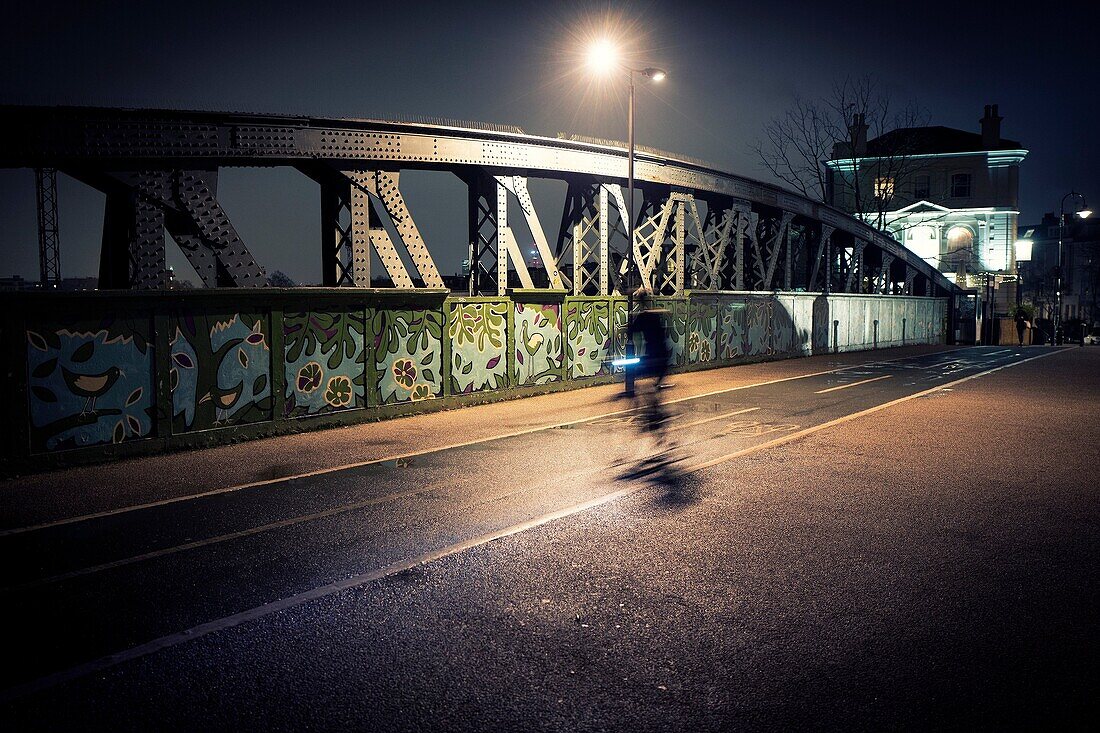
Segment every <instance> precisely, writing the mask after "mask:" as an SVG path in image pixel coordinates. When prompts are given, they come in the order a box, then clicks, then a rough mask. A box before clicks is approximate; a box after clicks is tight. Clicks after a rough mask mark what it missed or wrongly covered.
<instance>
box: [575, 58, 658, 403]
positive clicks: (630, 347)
mask: <svg viewBox="0 0 1100 733" xmlns="http://www.w3.org/2000/svg"><path fill="white" fill-rule="evenodd" d="M588 66H589V68H591V69H592V70H593V71H596V72H597V73H602V74H608V73H611V72H612V71H613V70H615V69H618V70H621V71H626V73H627V80H628V82H629V85H630V102H629V104H628V105H627V113H626V137H627V158H626V192H627V193H626V231H627V237H628V239H629V241H628V242H627V245H626V250H627V263H628V264H627V271H626V272H627V281H626V317H627V319H628V320H629V319H630V317H631V315H632V314H633V312H634V288H633V277H634V269H635V265H636V263H635V261H634V75H635V74H641V75H642V76H644V77H646V78H647V79H649V80H650V81H653V82H659V81H662V80H664V78H665V77H666V76H668V73H667V72H666V71H665V70H664V69H658V68H656V67H654V66H647V67H643V68H640V69H636V68H634V67H633V66H629V65H627V64H625V63H623V61H622V59H621V57H620V54H619V51H618V49H617V48H615V46H614V44H612V43H611V42H610V41H608V40H606V39H604V40H600V41H596V42H595V43H593V44H592V46H590V47H589V49H588ZM625 363H626V374H625V378H624V384H625V387H626V393H627V394H628V395H633V394H634V372H632V371H631V370H630V365H631V364H633V363H635V362H634V340H633V339H629V338H628V339H627V341H626V360H625Z"/></svg>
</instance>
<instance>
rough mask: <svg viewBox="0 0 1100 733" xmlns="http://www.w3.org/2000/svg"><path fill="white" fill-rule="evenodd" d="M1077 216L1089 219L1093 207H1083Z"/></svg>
mask: <svg viewBox="0 0 1100 733" xmlns="http://www.w3.org/2000/svg"><path fill="white" fill-rule="evenodd" d="M1077 216H1079V217H1081V218H1082V219H1088V218H1089V217H1090V216H1092V209H1081V210H1080V211H1078V212H1077Z"/></svg>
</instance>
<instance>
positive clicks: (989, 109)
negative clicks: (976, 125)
mask: <svg viewBox="0 0 1100 733" xmlns="http://www.w3.org/2000/svg"><path fill="white" fill-rule="evenodd" d="M1003 119H1004V118H1003V117H1001V116H1000V115H998V114H997V105H995V104H992V105H990V104H987V105H986V106H985V116H984V117H982V119H981V120H979V122H981V123H982V147H984V148H985V149H986V150H996V149H997V148H999V147H1001V120H1003Z"/></svg>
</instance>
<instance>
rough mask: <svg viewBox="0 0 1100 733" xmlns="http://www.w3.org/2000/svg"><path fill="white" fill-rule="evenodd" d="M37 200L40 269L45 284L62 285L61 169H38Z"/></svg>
mask: <svg viewBox="0 0 1100 733" xmlns="http://www.w3.org/2000/svg"><path fill="white" fill-rule="evenodd" d="M34 190H35V201H36V203H37V205H38V268H39V282H40V283H41V284H42V286H43V287H54V288H56V287H58V286H60V285H61V235H60V233H59V232H60V229H59V226H58V218H57V169H56V168H36V169H35V171H34Z"/></svg>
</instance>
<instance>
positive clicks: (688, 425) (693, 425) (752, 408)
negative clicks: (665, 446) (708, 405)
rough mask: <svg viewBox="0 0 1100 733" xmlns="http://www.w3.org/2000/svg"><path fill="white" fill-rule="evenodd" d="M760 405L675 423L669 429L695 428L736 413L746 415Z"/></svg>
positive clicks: (757, 408)
mask: <svg viewBox="0 0 1100 733" xmlns="http://www.w3.org/2000/svg"><path fill="white" fill-rule="evenodd" d="M759 409H760V408H759V407H746V408H745V409H743V410H734V411H733V412H724V413H722V414H721V415H715V416H714V417H705V418H703V419H702V420H696V421H695V422H689V423H684V424H683V425H673V426H672V427H670V428H669V430H683V429H684V428H693V427H695V426H696V425H702V424H704V423H708V422H714V421H715V420H721V419H723V418H727V417H733V416H734V415H744V414H745V413H746V412H752V411H753V410H759Z"/></svg>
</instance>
